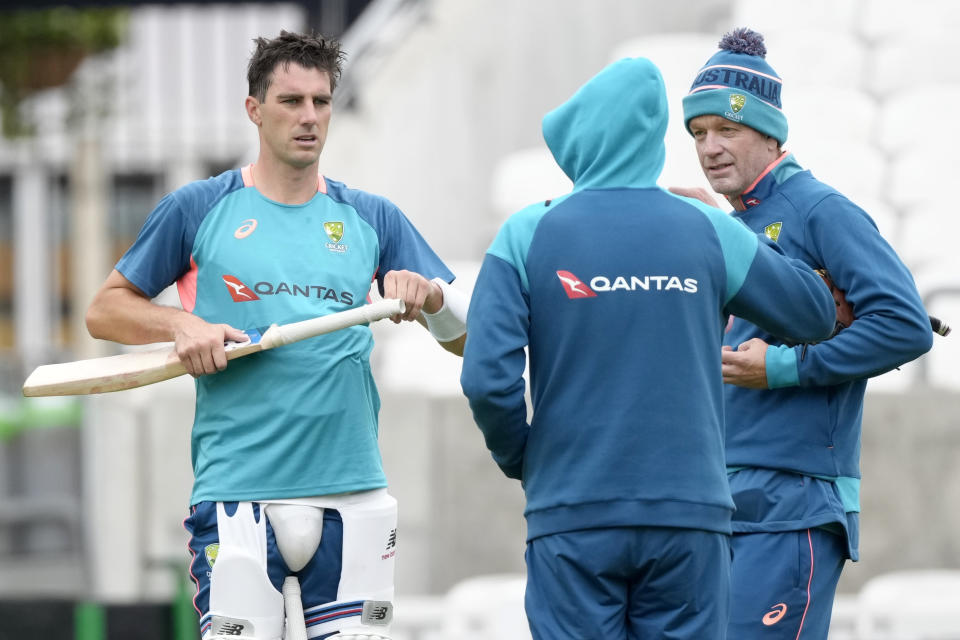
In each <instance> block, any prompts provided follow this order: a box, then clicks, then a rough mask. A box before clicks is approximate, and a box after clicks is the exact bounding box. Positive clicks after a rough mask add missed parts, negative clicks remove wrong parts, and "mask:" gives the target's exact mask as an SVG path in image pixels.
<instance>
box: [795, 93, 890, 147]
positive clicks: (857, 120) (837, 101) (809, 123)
mask: <svg viewBox="0 0 960 640" xmlns="http://www.w3.org/2000/svg"><path fill="white" fill-rule="evenodd" d="M879 110H880V106H879V104H878V102H877V100H876V99H874V98H873V97H871V96H870V95H869V94H867V93H866V92H864V91H861V90H860V89H858V88H856V87H852V86H851V87H835V86H830V85H827V84H819V83H818V84H805V83H801V84H794V83H793V82H790V83H789V84H788V85H787V87H786V89H785V90H784V97H783V112H784V113H785V114H786V116H787V121H788V123H789V133H788V134H787V147H790V146H792V145H793V144H794V142H795V141H796V142H801V143H803V142H805V141H807V140H814V141H816V142H817V144H821V143H824V142H825V141H828V140H843V141H848V142H859V143H871V142H873V141H874V139H875V137H876V135H877V121H878V118H879Z"/></svg>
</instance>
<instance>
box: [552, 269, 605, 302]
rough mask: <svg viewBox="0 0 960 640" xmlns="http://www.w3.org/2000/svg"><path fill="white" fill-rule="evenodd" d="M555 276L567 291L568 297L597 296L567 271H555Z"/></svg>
mask: <svg viewBox="0 0 960 640" xmlns="http://www.w3.org/2000/svg"><path fill="white" fill-rule="evenodd" d="M557 277H558V278H560V284H561V285H563V290H564V291H566V292H567V297H568V298H596V297H597V294H596V293H594V292H593V290H591V289H590V287H588V286H587V285H586V284H584V283H583V281H582V280H580V278H578V277H577V276H575V275H573V274H572V273H570V272H569V271H557Z"/></svg>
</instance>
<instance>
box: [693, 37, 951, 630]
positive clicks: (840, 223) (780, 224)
mask: <svg viewBox="0 0 960 640" xmlns="http://www.w3.org/2000/svg"><path fill="white" fill-rule="evenodd" d="M765 55H766V47H765V46H764V43H763V36H761V35H760V34H758V33H756V32H754V31H751V30H749V29H737V30H735V31H734V32H732V33H730V34H727V35H725V36H724V37H723V39H722V40H721V41H720V51H718V52H717V53H715V54H714V55H713V57H711V58H710V59H709V60H708V61H707V63H706V64H705V65H704V66H703V68H702V69H700V71H699V72H697V75H696V77H695V79H694V81H693V86H692V87H691V89H690V93H689V95H687V96H686V97H685V98H684V100H683V110H684V123H685V125H686V127H687V129H688V131H689V132H690V133H691V134H692V135H693V138H694V141H695V143H696V149H697V154H698V156H699V159H700V165H701V167H702V169H703V172H704V174H705V175H706V177H707V180H708V181H709V182H710V185H711V186H712V187H713V189H714V191H716V192H717V193H720V194H722V195H724V196H725V197H726V198H727V200H728V201H729V202H730V204H731V205H732V206H733V208H734V212H733V216H734V217H736V218H738V219H739V220H741V221H742V222H743V223H744V224H746V225H747V226H748V227H749V228H751V229H752V230H754V231H755V232H757V233H758V234H764V235H766V236H767V238H769V239H770V240H772V241H773V242H776V243H777V244H778V245H779V246H780V247H781V248H782V249H783V251H784V252H785V253H786V254H787V255H788V256H792V257H794V258H799V259H801V260H803V261H804V262H806V263H807V264H808V265H810V266H811V267H813V268H815V269H823V270H825V274H828V277H829V278H832V281H833V283H834V286H835V294H836V295H837V297H838V300H842V296H843V293H844V292H845V294H846V302H847V303H848V304H847V306H842V308H841V309H839V310H838V317H840V318H841V320H843V322H841V323H839V324H838V329H840V330H839V332H837V333H836V334H835V335H834V336H833V337H832V338H830V339H829V340H825V341H823V342H819V343H815V344H793V343H790V342H787V341H785V340H783V339H781V338H779V337H777V336H775V335H772V334H771V333H769V332H767V331H764V330H763V329H760V328H758V327H757V326H755V325H753V324H752V323H750V322H749V321H747V320H745V319H743V318H739V317H735V318H731V321H730V324H728V327H727V333H726V335H725V338H724V347H723V352H722V367H723V377H724V382H726V383H727V384H726V385H724V395H725V398H724V407H725V412H726V453H727V466H728V469H727V471H728V474H729V479H730V487H731V490H732V493H733V499H734V502H735V503H736V507H737V510H736V512H735V513H734V516H733V532H734V535H733V538H732V550H733V565H732V568H731V603H732V609H731V619H730V627H729V632H728V636H729V637H730V638H737V639H738V640H742V639H750V638H761V637H762V638H771V639H772V638H790V639H791V640H793V639H794V638H798V637H802V638H826V637H827V629H828V627H829V624H830V613H831V610H832V606H833V600H834V593H835V591H836V585H837V581H838V580H839V577H840V572H841V570H842V568H843V565H844V563H845V562H846V560H847V559H848V558H849V559H851V560H853V561H856V560H857V559H858V527H859V519H858V512H859V510H860V507H859V493H860V468H859V457H860V427H861V424H860V423H861V416H862V410H863V396H864V390H865V388H866V384H867V378H869V377H872V376H876V375H879V374H881V373H884V372H886V371H889V370H891V369H893V368H894V367H897V366H900V365H902V364H904V363H906V362H909V361H910V360H913V359H914V358H916V357H918V356H920V355H921V354H923V353H925V352H926V351H927V350H928V349H929V348H930V346H931V340H932V338H931V336H932V333H931V330H930V324H929V321H928V318H927V315H926V312H925V311H924V308H923V305H922V304H921V302H920V296H919V294H918V292H917V289H916V286H915V285H914V282H913V278H912V276H911V275H910V272H909V271H908V270H907V268H906V267H905V266H904V265H903V263H902V262H901V261H900V259H899V258H898V257H897V255H896V253H895V252H894V251H893V249H892V248H891V247H890V245H889V244H888V243H887V242H886V241H885V240H884V239H883V238H882V237H881V235H880V233H879V232H878V231H877V228H876V225H875V224H874V222H873V221H872V220H871V219H870V216H869V215H868V214H867V213H866V212H864V211H863V210H862V209H860V208H859V207H858V206H857V205H855V204H854V203H852V202H851V201H850V200H848V199H847V198H846V197H844V196H843V195H842V194H840V193H838V192H837V191H836V190H834V189H832V188H831V187H829V186H827V185H826V184H823V183H822V182H819V181H818V180H816V179H815V178H814V177H813V175H812V174H811V173H810V172H809V171H805V170H804V169H803V168H802V167H801V165H800V164H799V163H798V161H797V159H796V158H794V157H793V156H792V155H791V154H790V153H788V152H786V151H783V150H782V148H781V146H782V145H783V144H784V142H785V141H786V139H787V118H786V116H785V115H784V112H783V110H782V104H781V99H782V93H783V92H782V81H781V79H780V77H779V76H778V75H777V73H776V72H775V71H774V70H773V68H772V67H771V66H770V65H769V64H768V63H767V61H766V60H765V59H764V56H765ZM828 282H829V280H828ZM783 293H784V292H783V291H778V290H771V291H770V292H769V295H770V296H771V298H774V297H776V296H780V295H783ZM843 311H846V312H847V313H846V314H845V313H843ZM851 311H852V315H850V312H851ZM844 315H846V318H844V317H843V316H844ZM845 325H849V326H845ZM801 631H802V633H803V635H802V636H801V635H800V632H801Z"/></svg>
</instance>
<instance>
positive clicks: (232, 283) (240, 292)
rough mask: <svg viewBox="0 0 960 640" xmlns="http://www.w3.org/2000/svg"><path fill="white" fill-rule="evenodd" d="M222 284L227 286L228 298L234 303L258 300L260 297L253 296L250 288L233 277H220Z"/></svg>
mask: <svg viewBox="0 0 960 640" xmlns="http://www.w3.org/2000/svg"><path fill="white" fill-rule="evenodd" d="M222 277H223V284H225V285H227V290H228V291H229V292H230V297H231V298H233V301H234V302H247V301H249V300H259V299H260V296H258V295H257V294H255V293H254V292H253V291H252V290H251V289H250V287H248V286H247V285H245V284H243V283H242V282H240V281H239V280H238V279H237V278H235V277H234V276H227V275H225V276H222Z"/></svg>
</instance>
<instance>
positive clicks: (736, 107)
mask: <svg viewBox="0 0 960 640" xmlns="http://www.w3.org/2000/svg"><path fill="white" fill-rule="evenodd" d="M746 104H747V96H745V95H743V94H742V93H731V94H730V111H727V112H726V113H724V114H723V115H724V116H726V117H727V119H729V120H735V121H737V122H740V121H741V120H743V114H742V113H740V111H741V110H742V109H743V107H744V105H746Z"/></svg>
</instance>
